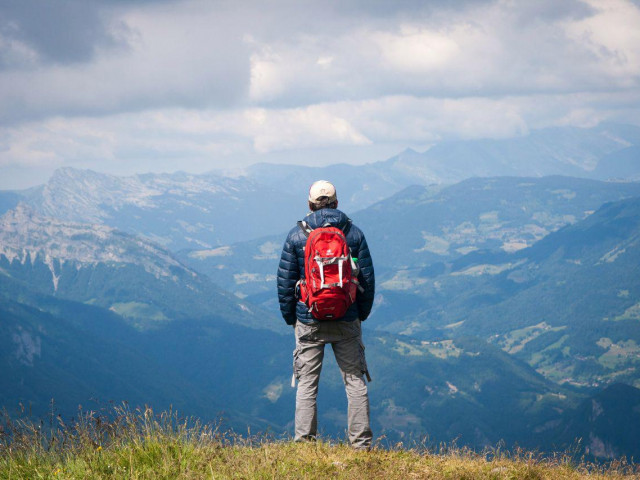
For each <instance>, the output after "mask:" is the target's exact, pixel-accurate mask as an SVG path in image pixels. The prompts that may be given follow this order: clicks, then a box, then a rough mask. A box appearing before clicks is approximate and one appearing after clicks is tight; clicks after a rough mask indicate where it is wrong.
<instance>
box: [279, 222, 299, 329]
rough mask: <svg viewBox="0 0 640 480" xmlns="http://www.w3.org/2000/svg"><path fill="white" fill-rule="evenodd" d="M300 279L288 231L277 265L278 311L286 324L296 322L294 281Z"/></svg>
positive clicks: (294, 251)
mask: <svg viewBox="0 0 640 480" xmlns="http://www.w3.org/2000/svg"><path fill="white" fill-rule="evenodd" d="M299 279H300V272H299V270H298V259H297V256H296V249H295V245H294V244H293V238H292V234H291V233H289V235H288V236H287V239H286V240H285V242H284V246H283V247H282V255H280V264H279V265H278V275H277V284H278V300H279V302H280V312H281V313H282V317H283V318H284V320H285V322H287V324H288V325H295V323H296V302H297V299H296V295H295V290H296V283H297V282H298V280H299Z"/></svg>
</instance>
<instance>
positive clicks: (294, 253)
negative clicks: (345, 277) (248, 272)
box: [278, 208, 375, 325]
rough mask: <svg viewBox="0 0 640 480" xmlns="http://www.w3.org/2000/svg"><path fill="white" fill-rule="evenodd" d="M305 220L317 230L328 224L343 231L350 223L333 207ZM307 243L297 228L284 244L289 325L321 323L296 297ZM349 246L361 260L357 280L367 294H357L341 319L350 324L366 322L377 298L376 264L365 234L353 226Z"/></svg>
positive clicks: (283, 301) (283, 296)
mask: <svg viewBox="0 0 640 480" xmlns="http://www.w3.org/2000/svg"><path fill="white" fill-rule="evenodd" d="M304 220H305V222H307V224H308V225H309V226H310V227H311V228H318V227H320V226H322V225H324V224H326V223H329V224H331V225H332V226H334V227H338V228H339V229H341V230H344V228H345V227H346V226H347V224H348V223H349V218H348V217H347V216H346V215H345V214H344V213H342V212H341V211H340V210H337V209H334V208H323V209H321V210H317V211H315V212H311V213H309V214H308V215H307V216H306V217H305V219H304ZM306 243H307V237H306V236H305V234H304V232H303V231H302V229H301V228H300V227H299V226H297V225H296V226H295V227H293V228H292V229H291V231H290V232H289V235H287V239H286V240H285V242H284V247H283V248H282V256H281V257H280V265H279V266H278V299H279V300H280V311H281V312H282V316H283V317H284V320H285V321H286V322H287V324H289V325H295V323H296V319H298V320H300V321H301V322H303V323H315V322H317V321H318V320H316V319H315V318H313V316H312V315H311V313H309V310H308V308H307V306H306V305H305V304H304V303H302V302H300V301H298V299H297V298H296V294H295V287H296V283H297V282H298V280H300V279H301V278H304V246H305V244H306ZM347 244H348V245H349V248H350V249H351V255H352V256H353V257H354V258H357V259H358V265H359V267H360V273H359V275H358V281H359V282H360V285H361V286H362V288H364V292H358V296H357V297H356V303H354V304H353V305H351V307H349V310H347V313H346V314H345V316H344V317H342V318H340V319H339V320H342V321H347V322H351V321H353V320H355V319H357V318H359V319H360V320H362V321H364V320H366V319H367V317H368V316H369V313H370V312H371V307H372V306H373V297H374V295H375V276H374V272H373V262H372V261H371V254H370V253H369V247H368V246H367V241H366V240H365V238H364V233H362V230H360V229H359V228H358V227H356V226H355V225H353V224H351V226H350V228H349V230H348V231H347Z"/></svg>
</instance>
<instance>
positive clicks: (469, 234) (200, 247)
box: [0, 125, 640, 458]
mask: <svg viewBox="0 0 640 480" xmlns="http://www.w3.org/2000/svg"><path fill="white" fill-rule="evenodd" d="M639 132H640V130H639V129H637V128H636V127H631V126H621V125H602V126H599V127H595V128H593V129H562V128H560V129H550V130H544V131H538V132H532V133H531V134H530V135H528V136H527V137H522V138H519V139H512V140H491V141H488V140H486V141H485V140H483V141H473V142H452V143H449V144H440V145H436V146H434V147H432V148H431V149H429V150H428V151H427V152H425V153H417V152H414V151H410V150H408V151H405V152H403V153H401V154H400V155H398V156H397V157H394V158H392V159H389V160H388V161H385V162H377V163H373V164H368V165H364V166H362V165H361V166H351V165H333V166H328V167H322V168H319V167H318V168H313V167H300V166H295V167H294V166H273V165H257V166H254V167H251V168H249V169H247V170H246V171H245V172H243V175H239V176H236V177H228V176H223V175H221V174H218V173H209V174H203V175H193V174H186V173H174V174H147V175H136V176H132V177H117V176H110V175H104V174H100V173H97V172H90V171H84V170H77V169H68V168H67V169H61V170H58V171H57V172H56V173H55V174H54V176H53V177H52V179H51V180H50V181H49V182H48V183H47V184H46V185H43V186H40V187H36V188H33V189H30V190H28V191H20V192H0V215H2V216H1V217H0V319H1V322H0V331H1V335H0V365H2V369H1V370H0V371H1V372H2V373H0V405H4V406H5V407H7V408H10V409H11V408H15V406H16V405H18V404H20V403H22V404H23V405H29V406H30V408H31V410H32V411H33V412H34V413H35V414H38V415H45V414H46V413H47V412H48V411H50V409H51V405H50V401H51V399H54V400H55V408H56V409H57V410H58V411H59V412H61V413H64V414H65V415H73V414H74V412H75V410H76V409H77V407H78V405H79V404H82V405H91V406H93V405H95V404H97V405H99V404H100V403H103V402H120V401H128V402H130V403H132V404H136V405H142V404H145V403H152V404H153V405H154V406H155V407H156V409H158V408H169V407H170V406H173V407H175V408H177V409H179V410H181V411H182V412H184V413H186V414H195V415H198V416H200V417H201V418H203V419H204V420H215V419H218V418H220V417H222V418H224V419H225V421H226V422H228V424H229V425H231V426H233V427H235V428H236V429H240V430H241V431H244V430H245V429H246V428H247V427H248V426H249V427H250V428H251V429H252V430H253V431H255V430H256V429H258V430H271V431H277V432H280V431H289V432H290V431H291V427H292V424H291V422H292V417H293V415H292V412H293V404H294V393H295V390H293V389H291V388H290V387H289V386H288V385H289V381H290V377H291V351H292V349H293V336H292V332H291V329H290V327H286V326H285V325H284V322H283V321H282V320H281V319H280V318H279V315H278V314H277V305H276V296H275V286H274V279H275V271H276V265H277V261H278V258H279V253H280V248H281V246H282V242H283V240H284V237H285V235H286V232H287V230H288V229H289V228H291V227H292V226H293V224H294V222H295V220H298V219H300V218H301V217H302V216H303V215H304V213H305V210H306V208H305V207H306V205H305V203H306V188H307V187H308V185H309V184H310V183H311V181H313V180H316V179H318V178H319V177H325V178H328V179H332V180H333V179H334V178H335V183H336V185H337V187H338V195H339V198H340V208H341V209H343V210H345V211H347V212H348V213H349V214H350V215H351V217H352V218H353V220H354V222H355V223H356V224H358V225H359V226H360V227H361V228H362V229H363V230H364V231H365V233H366V235H367V239H368V241H369V246H370V248H371V252H372V255H373V258H374V263H375V265H376V276H377V280H378V282H377V284H378V291H377V296H376V303H375V306H374V311H373V312H372V315H371V317H370V319H369V320H367V322H366V323H365V329H364V330H365V334H364V335H365V344H366V346H367V357H368V361H369V364H370V370H371V373H372V376H373V382H372V383H371V385H370V392H371V410H372V419H373V426H374V429H375V431H376V434H380V435H386V436H387V438H388V439H390V440H393V441H395V440H408V439H415V440H418V441H419V440H420V439H422V438H423V437H424V436H425V435H428V436H429V441H430V442H432V443H433V444H434V445H435V444H437V443H438V442H440V441H453V440H456V441H457V442H458V444H463V445H468V446H472V447H474V448H482V447H486V446H492V445H496V444H497V443H498V442H500V441H501V440H504V442H505V443H506V444H507V445H508V446H512V445H515V444H518V445H522V446H527V447H530V448H534V449H535V448H537V449H541V450H546V451H550V450H552V449H556V448H560V449H562V448H566V447H567V446H569V445H571V444H572V443H573V442H574V440H575V439H576V438H578V437H581V438H583V440H584V443H583V446H582V447H581V448H582V450H581V453H585V454H588V455H591V456H592V457H594V458H615V457H619V456H621V455H635V456H636V457H637V456H638V454H640V451H638V446H637V445H636V442H634V440H633V439H634V436H633V435H634V432H635V430H633V429H629V428H627V426H626V424H625V422H628V421H629V419H630V418H635V417H634V415H636V414H637V409H638V405H639V401H638V392H639V390H638V387H640V375H639V370H638V368H639V367H640V350H639V348H640V347H639V345H640V323H639V322H638V320H639V319H640V313H639V312H640V308H639V307H638V305H640V304H639V303H638V302H640V284H639V283H638V278H640V275H638V273H640V272H638V267H637V266H638V265H639V260H640V258H638V256H639V254H640V250H639V249H638V240H639V239H640V200H639V198H640V186H639V184H638V183H635V182H633V181H632V180H634V179H635V178H637V173H638V170H637V168H636V167H637V165H638V162H637V145H638V144H640V141H639V140H640V133H639ZM507 174H508V175H509V176H504V175H507ZM549 174H552V175H553V176H545V175H549ZM559 174H562V175H564V176H559ZM496 175H500V176H496ZM523 175H526V176H523ZM567 175H573V177H570V176H567ZM468 177H474V178H468ZM575 177H582V178H575ZM604 179H608V180H609V181H604ZM328 357H329V356H328ZM343 392H344V390H343V387H342V382H341V378H340V375H339V374H338V372H337V367H336V365H335V362H334V361H332V360H331V359H328V361H327V363H326V365H325V372H324V373H323V380H322V387H321V393H320V398H319V402H320V422H321V425H322V428H323V429H324V430H323V431H324V433H326V434H331V435H339V434H341V433H342V432H343V429H344V425H345V423H346V420H345V412H346V402H345V399H344V393H343ZM627 433H629V434H628V435H627Z"/></svg>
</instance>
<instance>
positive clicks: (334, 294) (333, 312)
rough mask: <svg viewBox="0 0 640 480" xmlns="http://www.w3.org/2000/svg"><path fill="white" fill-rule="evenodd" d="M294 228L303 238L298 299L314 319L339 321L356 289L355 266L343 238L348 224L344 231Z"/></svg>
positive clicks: (333, 228) (324, 227)
mask: <svg viewBox="0 0 640 480" xmlns="http://www.w3.org/2000/svg"><path fill="white" fill-rule="evenodd" d="M298 225H299V226H300V228H301V229H302V231H303V232H304V233H305V235H306V236H307V243H306V245H305V247H304V277H305V278H304V280H301V281H300V282H299V285H300V299H301V300H302V301H303V302H304V303H305V304H306V305H307V307H309V312H311V315H313V317H314V318H316V319H318V320H334V319H337V318H341V317H343V316H344V315H345V313H347V309H348V308H349V307H350V306H351V305H352V304H353V303H354V302H355V301H356V294H357V291H358V287H359V284H358V267H357V266H356V263H355V261H354V259H353V257H352V256H351V250H350V249H349V245H347V239H346V232H348V230H349V227H350V226H351V222H349V223H348V224H347V227H346V228H345V232H343V231H342V230H340V229H339V228H336V227H332V226H331V225H329V224H325V225H323V226H322V227H319V228H316V229H312V228H311V227H309V225H307V223H306V222H304V221H301V222H298Z"/></svg>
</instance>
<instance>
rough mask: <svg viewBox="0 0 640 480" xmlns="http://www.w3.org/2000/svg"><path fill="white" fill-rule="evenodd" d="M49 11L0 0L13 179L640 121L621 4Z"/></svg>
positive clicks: (74, 5) (637, 66)
mask: <svg viewBox="0 0 640 480" xmlns="http://www.w3.org/2000/svg"><path fill="white" fill-rule="evenodd" d="M51 5H53V4H52V3H51V2H47V1H44V0H41V1H36V0H24V1H21V2H3V3H2V5H0V18H2V20H0V169H5V170H4V171H8V170H6V169H9V168H13V169H16V168H19V167H20V165H24V166H30V167H29V168H33V169H36V168H41V169H43V170H44V169H50V168H53V166H56V165H66V164H74V165H76V166H83V165H85V166H91V167H92V168H96V169H100V168H99V166H100V165H103V166H104V169H107V168H109V169H111V171H114V170H117V169H118V168H120V169H134V170H136V171H142V170H145V169H146V170H157V169H160V168H163V169H167V170H172V169H175V168H191V169H194V170H202V169H204V168H211V167H213V166H215V165H225V166H226V165H228V164H230V163H232V162H240V163H242V162H249V161H259V160H261V159H262V158H269V159H270V160H274V159H275V160H276V161H277V160H278V159H279V158H293V157H295V156H296V155H295V152H305V155H299V156H300V157H304V158H315V159H322V158H329V156H326V157H325V156H323V155H325V153H323V152H325V151H326V152H329V151H331V152H333V153H335V151H336V149H344V150H343V151H344V152H347V151H348V152H351V153H350V154H353V155H354V158H355V157H356V156H357V155H356V154H355V153H353V152H355V151H356V149H361V151H367V152H373V151H374V149H375V148H379V149H380V151H383V150H384V151H389V149H390V148H391V147H393V148H398V149H402V148H405V147H406V146H419V145H428V144H431V143H433V142H437V141H440V140H450V139H467V138H486V137H491V138H503V137H509V136H514V135H522V134H526V133H527V132H528V131H529V130H531V129H533V128H542V127H546V126H554V125H578V126H590V125H593V124H595V123H597V122H599V121H603V120H618V121H631V122H635V123H638V122H639V120H638V118H640V98H639V97H640V33H639V30H638V28H637V25H638V24H640V7H639V5H638V3H637V2H631V1H627V0H609V1H607V2H600V1H596V0H566V1H563V2H557V1H556V0H536V1H534V0H531V1H507V0H482V1H476V0H470V1H461V2H447V1H444V0H442V1H433V2H431V1H430V2H422V1H417V0H402V1H397V2H386V1H382V0H352V1H347V2H345V1H338V0H327V1H326V2H316V1H311V0H303V1H299V2H291V1H288V0H272V1H270V2H268V3H267V4H265V3H264V2H260V1H257V0H254V1H247V2H227V1H216V2H211V1H206V0H180V1H171V0H166V1H160V0H158V1H155V0H148V1H136V0H60V1H59V2H56V5H57V6H58V7H59V8H57V9H56V8H53V7H52V6H51ZM287 152H289V153H287ZM279 155H280V156H279ZM107 165H108V166H109V167H107ZM174 166H175V168H174ZM25 168H27V167H25ZM129 172H130V170H129Z"/></svg>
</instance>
